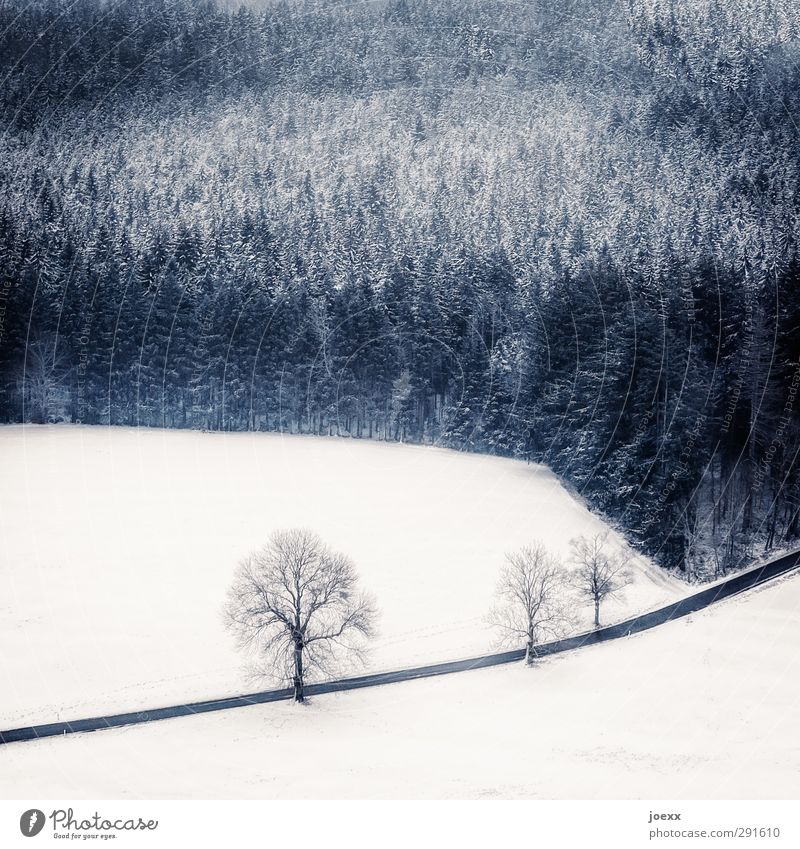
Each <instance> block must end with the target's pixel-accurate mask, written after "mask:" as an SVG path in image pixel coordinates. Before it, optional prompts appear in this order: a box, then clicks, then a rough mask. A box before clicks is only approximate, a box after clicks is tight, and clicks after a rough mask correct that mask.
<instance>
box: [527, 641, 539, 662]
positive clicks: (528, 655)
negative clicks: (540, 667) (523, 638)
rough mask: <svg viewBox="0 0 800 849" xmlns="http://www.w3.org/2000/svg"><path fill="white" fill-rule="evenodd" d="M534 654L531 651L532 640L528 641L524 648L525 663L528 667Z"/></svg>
mask: <svg viewBox="0 0 800 849" xmlns="http://www.w3.org/2000/svg"><path fill="white" fill-rule="evenodd" d="M535 655H536V653H535V652H534V650H533V640H530V639H529V640H528V644H527V645H526V646H525V663H526V664H527V665H528V666H530V665H531V664H532V663H533V658H534V657H535Z"/></svg>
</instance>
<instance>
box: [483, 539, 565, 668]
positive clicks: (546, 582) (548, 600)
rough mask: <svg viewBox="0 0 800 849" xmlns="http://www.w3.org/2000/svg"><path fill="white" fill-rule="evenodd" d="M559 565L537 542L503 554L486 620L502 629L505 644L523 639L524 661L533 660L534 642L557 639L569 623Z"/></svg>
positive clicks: (529, 662) (562, 576)
mask: <svg viewBox="0 0 800 849" xmlns="http://www.w3.org/2000/svg"><path fill="white" fill-rule="evenodd" d="M564 589H565V581H564V573H563V570H562V568H561V564H560V562H559V560H558V558H556V557H555V556H553V555H552V554H550V553H549V552H548V551H547V549H546V548H545V547H544V546H543V545H541V544H534V545H530V546H526V547H524V548H522V549H520V550H519V551H516V552H513V553H512V554H507V555H506V565H505V566H504V567H503V569H502V571H501V573H500V581H499V583H498V585H497V598H498V603H497V604H496V605H495V607H494V608H493V609H492V611H491V612H490V614H489V622H490V623H491V624H493V625H495V626H496V627H497V628H499V629H500V631H501V632H502V635H503V637H502V642H503V643H505V644H507V645H514V644H518V643H519V642H521V641H523V640H524V641H525V662H526V663H528V664H531V663H533V659H534V657H535V656H536V648H535V647H536V645H537V643H541V642H542V641H543V640H544V639H547V638H557V637H560V636H563V634H564V633H565V632H566V631H567V630H568V629H569V628H570V627H571V625H572V624H573V619H572V616H571V614H570V612H569V610H568V608H567V605H566V603H565V596H564Z"/></svg>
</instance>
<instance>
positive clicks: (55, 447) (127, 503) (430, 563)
mask: <svg viewBox="0 0 800 849" xmlns="http://www.w3.org/2000/svg"><path fill="white" fill-rule="evenodd" d="M0 468H2V476H0V558H2V559H1V560H0V578H1V579H2V586H3V594H2V596H0V647H2V651H1V652H0V727H3V728H9V727H15V726H18V725H23V724H30V723H34V722H44V721H50V720H55V719H58V718H60V719H72V718H76V717H81V716H87V715H95V714H97V713H106V712H109V711H115V710H127V709H136V708H139V707H145V706H150V707H152V706H158V705H164V704H172V703H175V702H180V701H185V700H192V699H199V698H205V697H213V696H217V695H226V694H230V693H236V692H242V691H243V690H245V691H246V690H248V689H252V688H253V684H252V683H251V682H247V681H246V680H244V678H243V676H242V669H243V659H242V658H241V656H240V655H239V654H237V652H236V651H235V648H234V645H233V643H232V640H231V638H230V636H229V635H228V634H227V633H226V631H225V630H224V627H223V624H222V620H221V614H220V610H221V606H222V604H223V602H224V598H225V593H226V590H227V587H228V585H229V583H230V580H231V577H232V573H233V570H234V568H235V566H236V564H237V562H238V561H239V560H240V559H241V558H242V557H243V556H244V555H245V554H247V553H248V552H249V551H250V550H252V549H254V548H256V547H258V546H260V545H261V544H262V543H263V542H264V541H265V540H266V538H267V536H268V535H269V534H270V532H271V531H272V530H274V529H276V528H281V527H291V526H298V525H299V526H306V527H311V528H312V529H314V530H316V531H318V532H319V533H320V534H321V536H322V537H323V538H324V539H325V540H326V541H328V542H329V543H330V544H331V545H332V546H334V547H336V548H338V549H340V550H342V551H344V552H346V553H347V554H349V555H350V556H351V557H352V558H353V559H354V561H355V563H356V565H357V568H358V571H359V573H360V575H361V579H362V584H363V587H364V588H365V589H367V590H369V591H370V592H371V593H372V594H373V595H374V596H375V597H376V600H377V603H378V605H379V607H380V609H381V611H382V619H381V622H380V636H379V638H378V639H377V640H376V642H375V646H374V652H373V654H372V657H371V663H370V665H371V668H373V669H386V668H392V667H398V666H407V665H414V664H418V663H426V662H434V661H437V660H446V659H453V658H457V657H466V656H470V655H473V654H481V653H485V652H486V651H489V650H491V649H492V648H494V645H493V639H494V635H493V634H492V633H491V632H490V631H489V630H487V628H486V626H485V624H484V622H483V617H484V615H485V614H486V611H487V609H488V608H489V606H490V605H491V602H492V594H493V591H494V587H495V583H496V579H497V573H498V570H499V568H500V566H501V564H502V561H503V555H504V552H506V551H509V550H511V549H515V548H517V547H519V546H521V545H523V544H525V543H529V542H531V541H532V540H535V539H538V540H541V541H542V542H544V543H545V544H546V545H547V546H548V547H550V548H551V549H553V550H554V551H555V552H557V553H559V554H561V555H567V554H568V550H569V540H570V538H571V537H573V536H575V535H577V534H592V533H596V532H598V531H601V530H603V528H604V526H603V523H602V522H601V521H600V520H599V519H598V518H597V517H595V516H593V515H591V514H590V513H589V512H588V510H587V509H586V508H585V507H584V506H583V505H582V504H581V503H580V502H579V501H577V500H576V499H575V498H573V497H572V496H571V495H570V494H569V493H567V492H566V490H565V489H564V488H563V487H562V486H561V484H560V483H559V482H558V480H557V479H556V478H555V476H554V475H553V474H552V473H551V472H550V471H549V470H548V469H546V468H544V467H541V466H531V465H526V464H524V463H521V462H516V461H512V460H506V459H500V458H495V457H486V456H478V455H470V454H462V453H456V452H452V451H447V450H443V449H436V448H429V447H415V446H407V445H397V444H382V443H377V442H367V441H356V440H344V439H335V438H334V439H325V438H318V437H297V436H294V437H287V436H280V435H270V434H225V435H223V434H202V433H196V432H185V431H183V432H179V431H159V430H145V429H140V430H137V429H118V428H90V427H75V426H54V427H16V426H15V427H2V428H0ZM687 591H688V588H687V587H685V586H684V585H682V584H681V583H679V582H678V581H676V580H674V579H672V578H669V577H667V576H666V575H664V574H663V573H662V572H660V571H659V570H658V569H656V568H655V567H653V566H652V565H651V564H649V563H648V562H646V561H645V560H643V559H639V560H638V561H636V564H635V583H634V584H633V585H632V586H631V587H630V588H629V589H628V590H627V592H626V595H625V600H624V603H622V604H609V606H608V609H607V610H606V611H604V613H605V616H606V618H607V619H608V620H609V621H611V620H613V619H615V618H617V619H619V618H624V617H625V616H627V615H629V614H633V613H635V612H638V611H641V610H643V609H647V608H650V607H653V606H656V605H658V604H660V603H664V602H667V601H670V600H672V599H674V598H675V597H677V596H678V595H680V594H683V593H685V592H687ZM585 614H586V617H587V619H586V621H587V624H588V621H589V619H588V617H589V615H590V611H589V609H588V608H586V610H585ZM479 680H480V679H479ZM486 680H491V676H490V677H488V678H487V679H486ZM498 680H504V679H498Z"/></svg>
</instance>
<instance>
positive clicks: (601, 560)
mask: <svg viewBox="0 0 800 849" xmlns="http://www.w3.org/2000/svg"><path fill="white" fill-rule="evenodd" d="M570 546H571V548H572V557H571V559H572V561H573V563H575V564H576V567H575V569H574V571H573V572H572V575H571V576H570V583H571V584H572V586H573V587H574V588H575V589H576V590H577V591H578V593H580V595H581V596H583V598H586V599H589V601H591V602H592V603H593V604H594V626H595V628H599V627H600V605H601V604H602V602H603V601H605V599H607V598H614V597H618V596H619V595H620V593H621V592H622V590H623V589H624V588H625V587H626V586H627V585H628V584H630V583H631V575H630V572H629V571H628V558H627V557H626V556H625V555H624V554H623V553H622V552H619V551H616V552H610V551H609V547H608V538H607V536H606V534H595V536H593V537H584V536H580V537H576V538H575V539H573V540H571V541H570Z"/></svg>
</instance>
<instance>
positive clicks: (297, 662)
mask: <svg viewBox="0 0 800 849" xmlns="http://www.w3.org/2000/svg"><path fill="white" fill-rule="evenodd" d="M292 684H293V685H294V700H295V701H296V702H304V701H305V688H304V682H303V644H302V643H301V642H296V643H295V644H294V680H293V681H292Z"/></svg>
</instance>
